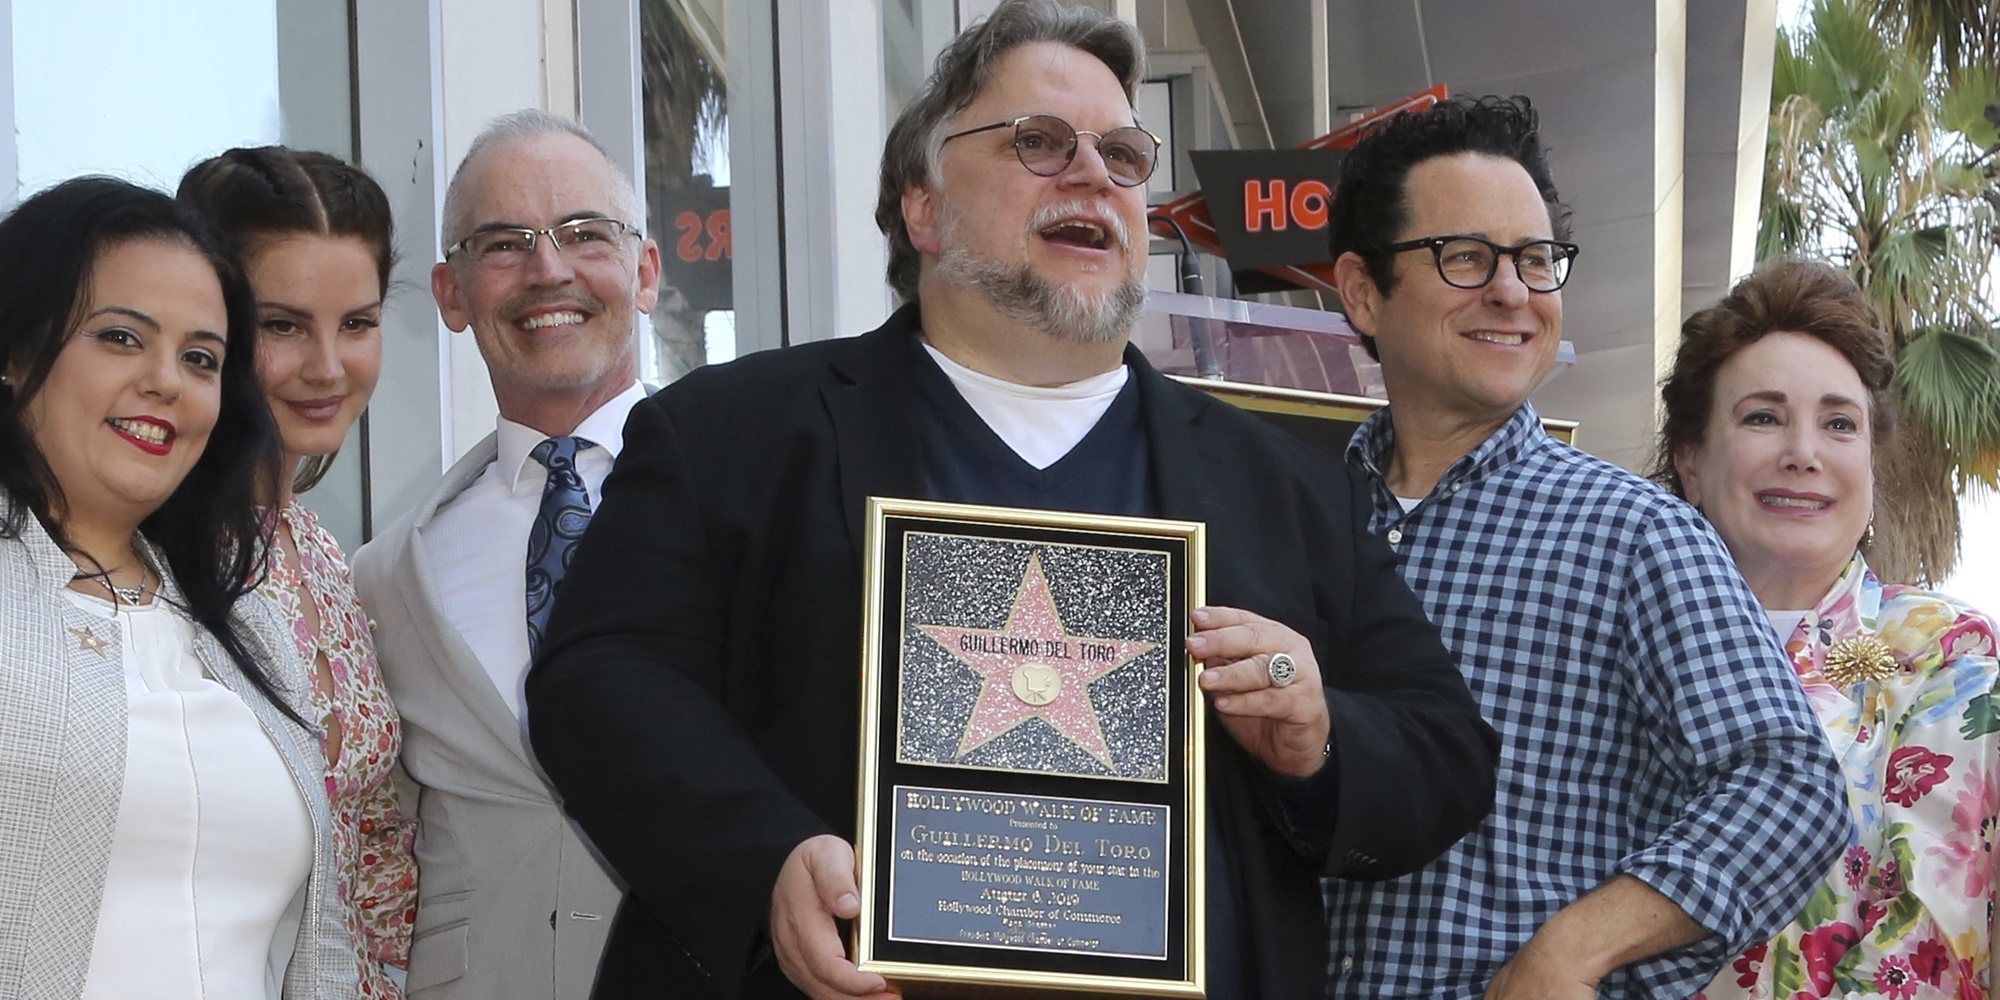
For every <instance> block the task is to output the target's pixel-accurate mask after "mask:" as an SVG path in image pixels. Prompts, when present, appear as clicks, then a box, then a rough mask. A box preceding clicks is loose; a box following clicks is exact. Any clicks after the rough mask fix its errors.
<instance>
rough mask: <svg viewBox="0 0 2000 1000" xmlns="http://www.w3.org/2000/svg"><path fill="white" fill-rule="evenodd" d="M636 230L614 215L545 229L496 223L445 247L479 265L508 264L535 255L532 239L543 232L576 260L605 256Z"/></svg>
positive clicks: (447, 256)
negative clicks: (498, 225) (610, 217)
mask: <svg viewBox="0 0 2000 1000" xmlns="http://www.w3.org/2000/svg"><path fill="white" fill-rule="evenodd" d="M627 235H631V236H637V235H639V230H638V229H637V228H636V227H634V226H630V225H627V224H626V223H623V222H620V221H618V220H617V219H577V220H576V221H574V222H565V223H563V224H562V225H560V226H550V227H549V228H547V229H529V228H527V227H525V226H524V227H522V228H519V229H513V228H502V227H495V228H492V229H482V230H479V231H478V232H476V233H473V234H472V235H471V236H467V237H466V238H464V239H462V240H459V241H458V242H457V243H453V244H452V245H451V246H448V247H446V248H445V251H444V259H446V260H450V259H451V258H452V257H453V256H454V255H456V254H457V253H459V252H460V251H464V252H465V253H466V254H467V255H468V256H469V257H471V258H472V262H473V263H474V264H477V265H479V266H481V267H490V268H510V267H517V266H519V265H520V264H521V263H522V262H524V261H527V260H529V259H531V258H533V257H534V256H535V241H536V240H537V239H539V238H540V237H543V236H546V237H548V238H549V239H551V240H553V241H555V248H556V252H557V253H560V254H562V255H564V256H566V257H573V258H575V259H578V260H606V259H609V258H611V257H614V256H616V255H617V254H618V252H619V251H620V250H622V249H623V248H624V237H626V236H627Z"/></svg>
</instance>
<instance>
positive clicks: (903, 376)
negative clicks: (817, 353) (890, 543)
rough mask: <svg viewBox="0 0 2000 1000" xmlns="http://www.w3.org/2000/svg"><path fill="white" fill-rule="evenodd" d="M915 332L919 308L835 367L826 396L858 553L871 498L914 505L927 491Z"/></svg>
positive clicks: (900, 314) (844, 510) (844, 509)
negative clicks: (915, 384)
mask: <svg viewBox="0 0 2000 1000" xmlns="http://www.w3.org/2000/svg"><path fill="white" fill-rule="evenodd" d="M917 331H918V326H917V307H916V306H915V305H914V304H913V305H907V306H904V307H903V308H901V309H898V310H897V311H896V313H895V315H893V316H891V317H889V321H888V322H887V323H884V324H882V326H881V327H880V328H879V329H877V330H875V331H874V332H872V333H869V334H866V335H864V336H863V337H862V338H861V340H860V341H859V342H857V343H856V345H855V350H854V351H853V352H852V353H851V354H848V355H847V356H845V357H842V358H840V359H839V360H837V361H835V362H834V364H833V369H834V375H835V380H834V382H833V383H832V384H829V385H827V386H826V387H824V388H822V389H821V390H820V398H821V399H822V400H823V401H824V402H825V404H826V412H827V417H828V419H829V420H830V421H831V422H832V424H833V439H834V449H835V452H836V454H837V456H838V461H839V475H840V506H841V514H842V515H843V518H842V519H843V520H844V521H845V522H846V524H847V533H848V541H849V542H850V543H851V544H852V545H853V546H854V548H855V550H856V551H860V550H861V548H862V543H863V534H864V531H865V526H866V523H867V522H866V518H867V513H868V498H869V497H871V496H884V497H902V498H914V497H916V496H917V495H918V493H919V492H920V491H921V490H922V488H923V481H922V478H921V476H920V474H919V472H918V469H919V466H920V463H919V462H918V461H917V460H916V458H917V455H918V454H919V450H920V448H921V442H920V441H919V440H918V437H917V433H916V421H917V414H916V407H915V405H914V400H915V390H914V388H913V387H912V382H913V380H914V379H915V377H916V372H915V370H914V369H913V368H912V367H911V365H912V364H913V362H914V361H915V355H914V354H913V350H914V345H912V344H911V343H910V338H911V337H914V336H916V335H917Z"/></svg>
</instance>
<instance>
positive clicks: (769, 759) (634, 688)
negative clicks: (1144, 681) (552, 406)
mask: <svg viewBox="0 0 2000 1000" xmlns="http://www.w3.org/2000/svg"><path fill="white" fill-rule="evenodd" d="M917 329H918V316H917V311H916V308H915V307H914V306H911V307H905V308H904V309H903V310H901V311H899V312H897V313H896V315H895V316H893V317H891V318H890V320H889V322H888V323H887V324H885V325H884V326H883V327H882V328H881V329H878V330H876V331H874V332H873V333H870V334H868V335H866V336H863V337H858V338H854V339H849V340H838V341H830V342H822V343H815V344H810V345H805V346H800V347H792V348H787V349H784V350H779V351H772V352H767V353H763V354H758V355H753V356H751V357H747V358H744V359H742V360H740V361H737V362H734V363H732V364H727V365H721V366H716V367H712V368H707V369H703V370H699V371H696V372H694V373H692V374H690V375H688V376H687V377H685V378H683V379H682V380H681V381H679V382H678V383H676V384H674V385H672V386H670V387H668V388H667V389H665V390H663V391H661V392H660V393H659V394H658V395H656V396H654V397H653V398H651V399H649V400H647V401H646V402H643V403H641V404H639V406H638V407H636V408H635V409H634V410H633V411H632V416H631V418H630V421H629V423H628V424H627V426H626V428H625V449H624V452H623V453H622V455H621V456H620V458H619V460H618V464H617V467H616V469H615V470H614V471H613V472H612V474H611V477H610V479H609V480H608V481H607V482H606V483H605V486H604V497H603V500H602V503H601V504H600V505H599V507H598V510H597V514H596V517H595V519H594V521H593V523H592V525H591V528H590V531H589V533H588V535H587V536H586V538H585V540H584V542H583V544H582V546H581V548H580V549H579V551H578V554H577V558H576V561H575V563H574V565H573V567H572V568H571V570H570V572H569V574H568V576H567V578H566V580H565V581H564V584H563V589H562V597H561V600H560V601H558V602H557V604H556V608H555V611H554V613H553V616H552V618H551V620H550V623H549V629H548V633H547V636H546V638H545V640H544V641H543V643H542V647H541V655H540V657H539V658H538V660H537V662H536V664H535V666H534V668H533V670H532V671H531V672H530V674H529V676H528V680H527V705H528V713H529V715H528V720H529V733H530V738H531V740H532V742H533V744H534V749H535V753H536V755H537V757H538V758H539V760H540V762H541V764H542V766H543V767H544V768H545V769H546V770H547V772H548V774H549V776H550V778H551V779H553V781H554V783H555V785H556V787H557V788H558V790H559V791H560V792H561V794H562V796H563V798H564V805H565V808H566V809H567V810H568V811H569V812H570V814H571V815H573V816H574V817H575V818H576V819H577V820H578V821H579V822H580V823H581V824H582V825H583V827H584V829H585V830H586V831H587V832H588V833H589V835H590V838H591V840H592V842H593V843H595V844H596V845H597V846H598V848H599V849H601V850H602V851H603V853H604V855H605V857H606V858H607V859H608V860H609V861H610V863H611V865H612V866H613V867H614V868H615V869H616V870H617V872H618V874H619V875H620V877H622V878H623V879H624V880H625V882H626V883H627V884H628V885H629V886H630V893H629V895H628V896H627V897H626V902H625V904H624V906H623V908H622V909H621V910H620V912H619V915H618V918H617V919H618V923H617V925H616V926H615V927H614V928H613V932H612V939H611V943H610V945H609V947H608V948H607V950H606V953H605V957H604V961H603V965H602V967H601V969H600V972H599V977H598V987H597V992H596V996H597V997H599V998H612V997H616V998H626V997H654V996H668V997H675V998H679V997H701V996H714V997H739V996H741V997H758V998H762V997H794V996H797V994H796V992H794V991H793V990H791V988H790V986H789V984H787V983H786V982H785V981H784V979H783V976H782V975H781V974H780V973H779V972H778V970H777V969H776V962H775V961H774V960H773V959H771V958H770V956H769V951H768V947H767V945H766V943H765V937H764V934H765V923H766V917H767V914H768V912H769V909H770V900H771V888H772V885H773V883H774V882H775V880H776V877H777V873H778V869H779V868H780V867H781V865H782V864H783V862H784V860H785V858H786V857H787V856H788V855H789V854H790V853H791V851H792V849H793V848H794V847H796V846H797V845H798V844H799V842H801V841H803V840H805V839H807V838H809V837H812V836H814V835H817V834H822V833H835V834H838V835H840V836H842V837H844V838H847V839H849V840H852V839H853V837H854V829H855V790H856V777H857V760H858V755H859V732H858V726H859V720H858V706H859V697H860V695H859V679H860V670H859V667H858V657H859V654H860V649H861V637H860V629H861V606H862V605H861V597H862V595H861V590H862V587H861V583H862V579H861V578H862V551H863V549H862V532H863V530H864V522H863V515H864V508H865V503H866V500H867V498H868V497H869V496H871V495H878V496H889V497H919V496H921V487H920V476H921V470H920V468H919V462H920V458H919V455H920V448H919V445H918V441H917V436H918V430H917V427H918V423H917V410H916V406H917V403H916V389H915V386H914V379H915V376H916V369H915V368H914V367H913V366H914V365H916V364H920V363H923V359H922V358H921V356H920V354H919V353H918V352H917V351H916V350H915V349H914V346H913V345H912V344H911V343H910V338H912V337H913V336H915V335H916V333H917ZM1126 361H1127V363H1128V364H1130V365H1131V367H1132V377H1133V378H1134V379H1135V380H1137V382H1138V388H1139V392H1140V403H1141V406H1142V408H1143V410H1144V420H1145V426H1146V433H1147V438H1148V442H1149V447H1150V449H1151V455H1150V457H1151V461H1152V467H1153V474H1154V478H1155V480H1156V482H1155V484H1154V485H1155V491H1156V493H1157V496H1158V498H1159V504H1160V511H1159V512H1160V514H1161V516H1163V517H1171V518H1178V519H1184V520H1198V521H1204V522H1207V524H1208V598H1209V600H1210V602H1211V603H1214V604H1219V605H1228V606H1234V607H1240V608H1244V609H1247V610H1250V611H1254V612H1257V613H1259V614H1263V615H1266V616H1268V617H1270V618H1273V619H1275V620H1277V621H1281V622H1283V623H1285V624H1287V625H1289V626H1291V627H1292V628H1294V629H1296V630H1298V631H1299V632H1300V633H1302V634H1303V635H1305V636H1306V637H1307V638H1308V639H1309V640H1310V641H1311V642H1312V645H1313V650H1314V653H1315V654H1316V656H1317V657H1318V660H1319V663H1320V667H1321V670H1322V673H1323V677H1324V681H1325V687H1326V690H1327V692H1328V703H1329V705H1330V708H1331V711H1332V719H1333V741H1334V747H1335V749H1334V755H1333V764H1332V765H1331V766H1330V767H1329V768H1328V769H1327V770H1326V771H1325V772H1324V773H1323V774H1322V775H1321V776H1320V777H1318V778H1315V779H1308V780H1310V781H1312V782H1314V783H1315V786H1316V787H1319V788H1323V789H1324V795H1325V796H1326V797H1328V798H1330V799H1331V800H1332V801H1331V802H1328V803H1326V804H1327V805H1328V806H1329V808H1327V809H1324V810H1310V811H1313V812H1322V813H1323V814H1324V816H1326V817H1327V818H1329V819H1331V818H1333V817H1335V816H1337V817H1338V819H1337V822H1335V823H1333V824H1332V828H1331V829H1314V828H1311V826H1310V824H1303V823H1300V822H1297V821H1294V820H1293V819H1292V818H1291V814H1290V813H1288V812H1287V811H1286V810H1285V809H1283V808H1281V807H1280V806H1279V804H1278V801H1277V792H1278V790H1279V788H1280V782H1279V781H1278V780H1276V779H1275V778H1273V777H1272V776H1271V775H1270V774H1269V772H1268V771H1265V770H1264V769H1263V768H1262V767H1261V765H1259V764H1257V763H1256V762H1255V761H1254V760H1253V759H1252V758H1250V757H1249V756H1248V755H1247V754H1246V753H1244V752H1243V751H1242V750H1241V749H1240V747H1238V746H1237V744H1236V743H1235V742H1234V741H1233V740H1231V739H1229V738H1228V736H1227V735H1226V734H1224V733H1223V732H1222V731H1221V730H1220V729H1219V728H1218V727H1215V726H1213V725H1211V730H1210V742H1209V746H1210V748H1211V750H1210V768H1211V770H1210V781H1209V788H1210V790H1211V791H1210V795H1211V799H1210V808H1211V809H1212V810H1215V811H1217V814H1218V815H1219V816H1221V817H1222V818H1223V822H1222V827H1223V829H1224V831H1225V833H1226V837H1225V839H1226V840H1227V841H1228V842H1229V843H1228V845H1227V847H1226V849H1227V850H1228V851H1229V852H1230V857H1231V859H1232V860H1233V862H1234V863H1235V864H1236V866H1237V871H1236V874H1237V885H1238V893H1237V894H1238V896H1239V897H1240V898H1239V900H1238V907H1239V909H1241V910H1242V911H1243V912H1242V913H1241V914H1239V916H1240V918H1241V922H1242V923H1243V924H1244V926H1241V927H1238V928H1233V929H1232V928H1211V929H1210V931H1209V933H1210V934H1211V935H1214V934H1222V933H1234V934H1236V936H1237V941H1238V945H1239V949H1240V953H1241V956H1242V961H1243V962H1244V964H1245V965H1246V966H1247V967H1248V968H1249V970H1250V971H1251V973H1252V975H1253V976H1254V977H1255V979H1256V981H1257V983H1258V987H1259V989H1258V992H1259V993H1260V994H1261V995H1262V996H1263V997H1266V998H1272V1000H1293V998H1298V997H1316V996H1318V995H1319V994H1320V993H1321V992H1322V990H1323V987H1324V976H1325V955H1326V931H1325V926H1324V918H1323V916H1322V914H1321V907H1320V898H1319V888H1318V878H1319V876H1320V875H1321V874H1322V873H1326V874H1332V875H1337V876H1344V877H1350V878H1369V879H1373V878H1388V877H1392V876H1395V875H1398V874H1401V873H1404V872H1407V871H1410V870H1413V869H1415V868H1417V867H1420V866H1421V865H1423V864H1424V863H1425V862H1427V861H1429V860H1431V859H1432V858H1433V857H1435V856H1436V855H1438V854H1439V853H1441V852H1442V851H1443V850H1444V849H1445V848H1447V847H1449V846H1450V845H1451V844H1452V843H1453V842H1454V841H1456V840H1457V839H1458V838H1459V837H1460V836H1462V835H1463V834H1464V833H1466V832H1467V831H1469V830H1470V829H1472V827H1473V826H1474V824H1476V823H1477V822H1478V821H1479V819H1480V818H1481V817H1483V816H1484V815H1485V814H1486V812H1487V810H1488V809H1489V808H1490V807H1491V804H1492V795H1493V768H1494V761H1495V753H1496V746H1497V744H1496V742H1495V739H1494V736H1493V733H1492V731H1491V730H1490V729H1489V728H1488V727H1487V726H1486V724H1485V723H1484V722H1482V721H1481V720H1480V718H1479V715H1478V711H1477V709H1476V708H1475V706H1474V704H1473V701H1472V699H1471V697H1470V695H1469V694H1468V693H1467V691H1466V688H1465V684H1464V681H1463V680H1462V679H1461V678H1460V676H1459V674H1458V671H1457V669H1456V667H1454V666H1453V664H1452V662H1451V660H1450V658H1449V656H1448V655H1447V654H1446V652H1445V650H1444V648H1443V646H1442V645H1441V644H1440V643H1439V640H1438V637H1437V632H1436V630H1435V629H1434V628H1433V627H1432V626H1431V625H1430V623H1429V622H1428V621H1427V620H1425V618H1424V616H1423V612H1422V610H1421V609H1420V607H1419V606H1418V604H1417V601H1416V599H1415V598H1414V597H1412V596H1411V594H1410V592H1409V590H1408V589H1407V588H1406V587H1405V586H1404V584H1403V582H1402V580H1401V578H1400V577H1398V575H1397V573H1396V569H1395V563H1394V561H1393V557H1392V556H1391V554H1390V552H1389V551H1388V550H1387V549H1386V548H1385V547H1383V546H1382V545H1381V543H1380V542H1379V541H1377V540H1376V539H1375V538H1373V537H1372V536H1370V535H1369V534H1368V532H1367V531H1366V529H1365V520H1366V519H1365V515H1364V513H1363V512H1364V511H1365V510H1366V507H1365V505H1363V503H1362V501H1361V499H1360V496H1361V495H1360V492H1359V490H1358V488H1357V487H1356V485H1355V484H1354V482H1353V481H1352V480H1351V479H1350V478H1349V476H1348V474H1347V472H1346V469H1345V467H1344V466H1343V465H1342V464H1341V463H1338V462H1327V461H1324V460H1319V459H1315V458H1314V457H1312V456H1309V455H1307V454H1306V453H1305V452H1304V451H1303V449H1301V448H1300V447H1299V446H1297V445H1296V444H1295V443H1294V442H1292V441H1291V439H1289V438H1286V437H1283V436H1282V435H1280V434H1279V433H1278V432H1276V431H1274V430H1272V429H1270V428H1269V427H1267V426H1265V425H1263V424H1262V423H1260V422H1258V421H1256V420H1254V419H1253V418H1251V417H1249V416H1247V415H1245V414H1243V413H1241V412H1239V411H1237V410H1235V409H1234V408H1233V407H1231V406H1229V405H1227V404H1225V403H1219V402H1216V401H1214V400H1211V399H1210V398H1208V397H1207V396H1204V395H1203V394H1201V393H1199V392H1196V391H1194V390H1192V389H1188V388H1186V387H1183V386H1179V385H1176V384H1174V383H1173V382H1171V381H1169V380H1168V379H1166V378H1165V377H1164V376H1161V375H1160V374H1159V373H1157V372H1155V371H1154V370H1153V369H1152V368H1151V367H1150V366H1148V365H1147V364H1146V362H1145V361H1144V360H1143V359H1142V358H1141V357H1140V356H1139V353H1138V352H1137V351H1136V350H1134V349H1129V348H1128V350H1127V352H1126ZM1296 791H1298V789H1294V792H1296Z"/></svg>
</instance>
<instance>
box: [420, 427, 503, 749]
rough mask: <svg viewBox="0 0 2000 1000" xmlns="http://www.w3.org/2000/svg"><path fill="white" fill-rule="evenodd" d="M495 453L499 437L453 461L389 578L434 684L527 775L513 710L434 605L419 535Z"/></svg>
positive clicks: (434, 583) (427, 561) (489, 438)
mask: <svg viewBox="0 0 2000 1000" xmlns="http://www.w3.org/2000/svg"><path fill="white" fill-rule="evenodd" d="M499 451H500V443H499V436H498V435H494V434H489V435H487V436H486V439H485V440H483V441H481V442H479V443H478V444H477V445H474V446H473V448H472V450H471V451H470V452H467V453H466V455H465V457H464V458H461V459H459V460H458V462H457V464H455V465H453V466H452V467H451V471H449V472H446V473H445V477H444V482H443V483H442V484H441V485H440V486H439V487H438V490H437V492H436V493H434V494H432V496H431V497H430V499H429V500H427V501H425V503H424V506H423V507H422V508H420V509H419V510H418V511H417V515H416V517H415V518H414V519H413V520H412V521H411V523H410V537H409V540H408V541H407V542H406V543H405V544H406V546H407V548H406V549H405V550H404V553H403V565H404V567H405V569H406V571H405V572H401V573H397V574H395V584H396V589H397V592H398V596H399V597H400V598H401V599H402V602H403V606H404V608H406V609H407V610H408V612H409V614H410V617H411V618H412V619H413V620H415V621H417V622H420V623H422V625H423V627H421V628H419V629H417V630H416V631H417V632H418V633H419V634H420V635H422V636H423V640H424V642H425V643H426V644H427V645H428V646H429V647H430V648H429V650H428V652H429V654H430V660H431V662H432V663H435V664H437V665H438V668H439V673H440V674H441V675H442V676H441V678H440V679H441V680H443V681H444V683H445V684H446V685H448V686H450V688H451V689H452V691H453V692H455V693H456V694H457V695H458V698H459V702H460V703H461V704H463V705H464V706H465V707H466V710H467V711H469V712H471V713H472V715H473V717H474V718H476V719H478V720H479V724H480V725H481V726H483V727H485V729H486V730H487V732H489V733H491V734H492V736H493V738H494V739H495V740H498V741H499V742H500V745H502V746H504V747H506V748H507V752H508V753H510V754H512V755H513V756H514V757H515V758H516V759H517V760H519V761H520V762H521V764H522V765H523V766H525V767H527V768H528V769H529V770H534V769H535V765H534V759H533V758H532V757H530V756H529V754H528V747H527V744H526V742H525V741H523V739H522V737H521V720H519V719H517V718H515V717H514V712H513V710H511V709H509V708H508V707H507V702H506V701H505V700H503V699H502V698H501V697H500V692H499V690H498V689H496V688H495V687H494V686H493V677H492V675H491V674H488V673H487V672H486V668H485V667H484V666H483V665H481V664H480V662H479V658H478V657H477V656H474V655H473V653H472V649H471V647H469V646H467V645H466V644H465V640H464V638H463V637H461V636H460V635H459V634H458V629H457V627H455V626H454V625H452V623H451V620H450V619H448V618H446V617H445V613H444V606H443V605H442V604H440V603H439V602H438V596H437V595H438V591H437V578H436V575H435V574H434V573H433V571H432V569H431V560H430V551H429V549H428V548H426V547H425V545H424V531H425V529H427V528H429V527H430V524H431V518H433V517H434V516H436V514H437V509H438V508H439V507H441V506H443V505H444V504H445V503H446V502H447V501H449V500H451V499H452V498H453V497H456V496H458V495H459V494H460V493H463V492H465V488H466V487H468V486H471V485H472V481H473V480H475V479H478V478H479V476H480V474H481V473H482V472H484V471H486V467H487V466H488V465H491V464H493V459H494V458H495V456H497V455H498V454H499Z"/></svg>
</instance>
